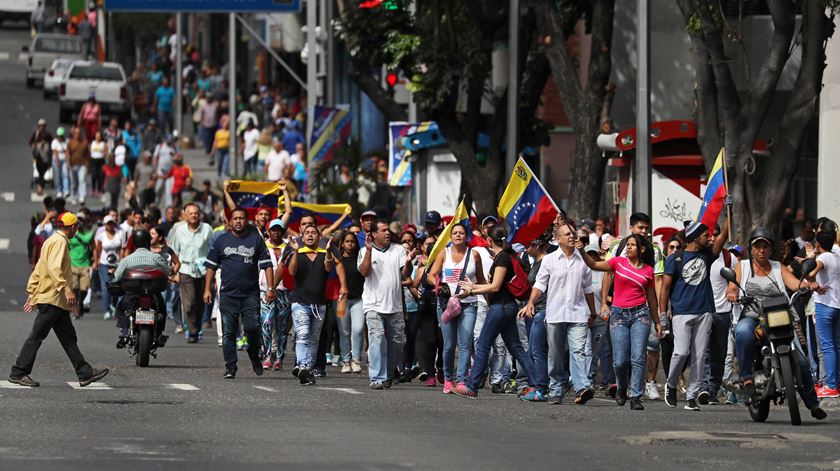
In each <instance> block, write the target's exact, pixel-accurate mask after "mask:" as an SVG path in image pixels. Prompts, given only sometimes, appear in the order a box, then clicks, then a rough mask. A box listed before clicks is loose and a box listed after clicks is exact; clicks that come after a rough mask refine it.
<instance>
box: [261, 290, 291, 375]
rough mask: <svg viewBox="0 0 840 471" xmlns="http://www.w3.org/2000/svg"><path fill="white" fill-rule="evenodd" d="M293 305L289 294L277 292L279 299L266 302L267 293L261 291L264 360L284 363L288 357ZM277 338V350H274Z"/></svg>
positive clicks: (283, 291)
mask: <svg viewBox="0 0 840 471" xmlns="http://www.w3.org/2000/svg"><path fill="white" fill-rule="evenodd" d="M290 312H291V304H290V302H289V292H288V291H285V290H277V299H275V300H274V301H272V302H271V303H266V302H265V291H260V324H261V325H262V345H263V358H271V359H273V360H277V361H281V362H282V361H283V357H285V356H286V332H287V329H286V326H287V325H288V324H289V313H290ZM275 336H276V339H277V350H274V349H273V348H272V345H274V343H273V342H272V338H273V337H275Z"/></svg>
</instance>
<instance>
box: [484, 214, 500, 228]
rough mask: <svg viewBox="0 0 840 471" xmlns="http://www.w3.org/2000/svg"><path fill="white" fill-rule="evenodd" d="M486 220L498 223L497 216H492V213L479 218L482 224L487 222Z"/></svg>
mask: <svg viewBox="0 0 840 471" xmlns="http://www.w3.org/2000/svg"><path fill="white" fill-rule="evenodd" d="M488 222H492V223H493V224H498V223H499V218H497V217H496V216H493V215H492V214H490V215H487V216H485V217H484V219H482V220H481V225H482V226H483V225H485V224H487V223H488Z"/></svg>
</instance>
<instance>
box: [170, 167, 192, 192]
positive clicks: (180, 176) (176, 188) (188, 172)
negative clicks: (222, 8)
mask: <svg viewBox="0 0 840 471" xmlns="http://www.w3.org/2000/svg"><path fill="white" fill-rule="evenodd" d="M169 176H171V177H172V178H173V180H172V194H173V195H177V194H178V193H180V192H181V190H183V189H184V187H186V186H187V178H192V169H191V168H190V166H189V165H187V164H184V165H180V166H178V165H173V166H172V170H170V171H169Z"/></svg>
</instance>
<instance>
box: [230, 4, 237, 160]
mask: <svg viewBox="0 0 840 471" xmlns="http://www.w3.org/2000/svg"><path fill="white" fill-rule="evenodd" d="M228 48H229V54H228V58H229V59H228V83H229V84H230V88H229V89H228V103H229V105H228V109H229V110H230V111H229V113H228V115H229V116H230V123H229V126H230V147H228V151H229V152H230V157H229V160H228V162H230V161H233V173H234V175H238V174H239V159H238V158H237V152H236V147H237V144H238V137H237V136H236V13H229V14H228Z"/></svg>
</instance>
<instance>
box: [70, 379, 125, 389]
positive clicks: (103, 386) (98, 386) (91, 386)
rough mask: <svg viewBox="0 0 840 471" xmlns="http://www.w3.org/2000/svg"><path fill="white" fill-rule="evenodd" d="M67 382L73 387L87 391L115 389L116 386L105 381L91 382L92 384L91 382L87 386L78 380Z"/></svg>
mask: <svg viewBox="0 0 840 471" xmlns="http://www.w3.org/2000/svg"><path fill="white" fill-rule="evenodd" d="M67 384H68V385H69V386H70V387H71V388H73V389H78V390H85V391H104V390H106V389H114V388H112V387H111V386H108V385H107V384H105V383H91V384H89V385H87V386H85V387H82V386H81V385H80V384H79V383H78V382H76V381H68V382H67Z"/></svg>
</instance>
